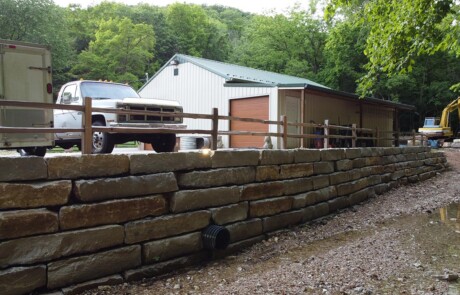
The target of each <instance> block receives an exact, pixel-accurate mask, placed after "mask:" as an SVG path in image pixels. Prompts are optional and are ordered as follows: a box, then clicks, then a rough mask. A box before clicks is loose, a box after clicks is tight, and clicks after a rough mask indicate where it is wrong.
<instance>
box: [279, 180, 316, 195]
mask: <svg viewBox="0 0 460 295" xmlns="http://www.w3.org/2000/svg"><path fill="white" fill-rule="evenodd" d="M312 189H313V180H312V178H311V177H307V178H299V179H293V180H286V181H285V182H284V194H285V195H295V194H299V193H305V192H308V191H311V190H312Z"/></svg>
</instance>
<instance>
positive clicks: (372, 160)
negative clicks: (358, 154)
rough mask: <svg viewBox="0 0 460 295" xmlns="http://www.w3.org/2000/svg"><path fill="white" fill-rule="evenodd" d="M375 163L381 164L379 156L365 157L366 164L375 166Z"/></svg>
mask: <svg viewBox="0 0 460 295" xmlns="http://www.w3.org/2000/svg"><path fill="white" fill-rule="evenodd" d="M376 165H382V158H381V157H367V158H366V166H376Z"/></svg>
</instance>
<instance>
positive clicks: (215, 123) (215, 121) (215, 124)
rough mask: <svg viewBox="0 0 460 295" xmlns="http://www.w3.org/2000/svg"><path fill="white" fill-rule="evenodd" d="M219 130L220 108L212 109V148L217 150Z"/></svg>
mask: <svg viewBox="0 0 460 295" xmlns="http://www.w3.org/2000/svg"><path fill="white" fill-rule="evenodd" d="M218 131H219V109H218V108H213V109H212V131H211V132H212V134H211V149H212V150H213V151H215V150H217V135H218Z"/></svg>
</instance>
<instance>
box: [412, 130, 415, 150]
mask: <svg viewBox="0 0 460 295" xmlns="http://www.w3.org/2000/svg"><path fill="white" fill-rule="evenodd" d="M412 146H415V129H412Z"/></svg>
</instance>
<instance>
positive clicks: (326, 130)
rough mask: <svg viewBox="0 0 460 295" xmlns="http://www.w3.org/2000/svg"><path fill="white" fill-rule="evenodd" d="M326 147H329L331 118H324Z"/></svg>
mask: <svg viewBox="0 0 460 295" xmlns="http://www.w3.org/2000/svg"><path fill="white" fill-rule="evenodd" d="M324 148H325V149H328V148H329V120H328V119H326V120H324Z"/></svg>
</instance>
